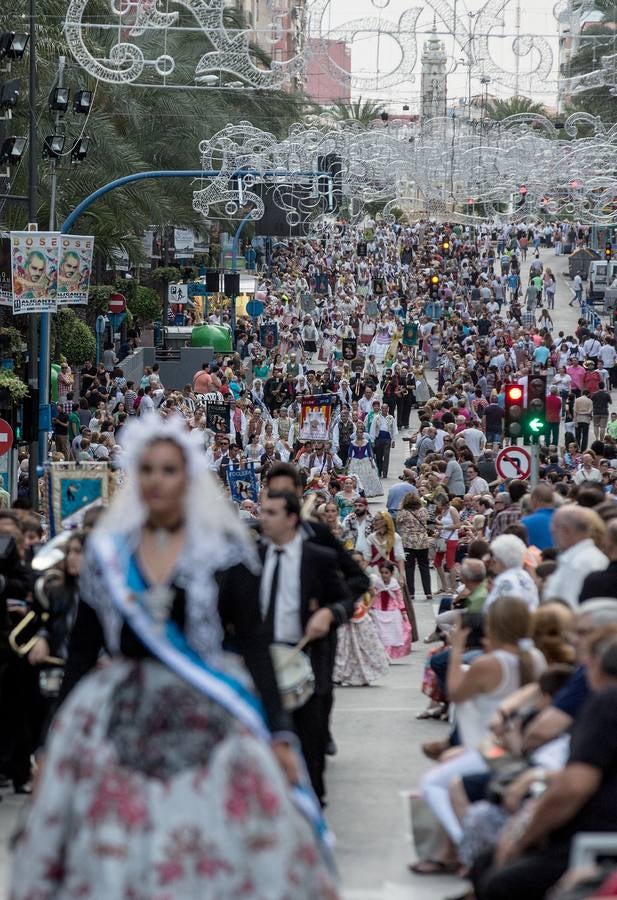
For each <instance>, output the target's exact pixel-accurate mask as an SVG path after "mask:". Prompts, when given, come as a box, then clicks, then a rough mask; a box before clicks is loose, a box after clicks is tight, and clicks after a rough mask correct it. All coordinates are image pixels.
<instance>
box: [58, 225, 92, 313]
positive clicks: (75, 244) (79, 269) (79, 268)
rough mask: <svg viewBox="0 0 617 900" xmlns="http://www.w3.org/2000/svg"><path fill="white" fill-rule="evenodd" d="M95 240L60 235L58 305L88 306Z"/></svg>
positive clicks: (71, 235)
mask: <svg viewBox="0 0 617 900" xmlns="http://www.w3.org/2000/svg"><path fill="white" fill-rule="evenodd" d="M93 251H94V238H93V237H92V236H89V237H87V236H83V235H76V234H62V235H60V265H59V267H58V304H59V305H60V306H66V305H67V304H69V303H75V304H87V303H88V294H89V291H90V277H91V275H92V254H93Z"/></svg>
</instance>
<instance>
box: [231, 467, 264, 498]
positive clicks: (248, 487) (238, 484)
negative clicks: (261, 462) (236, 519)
mask: <svg viewBox="0 0 617 900" xmlns="http://www.w3.org/2000/svg"><path fill="white" fill-rule="evenodd" d="M227 483H228V485H229V492H230V494H231V499H232V500H233V502H234V503H242V501H243V500H252V501H253V502H254V503H256V502H257V498H258V496H259V486H258V484H257V476H256V474H255V467H254V465H253V464H252V463H249V464H248V465H247V466H243V467H242V468H238V469H236V468H233V469H232V468H231V466H230V467H229V468H228V469H227Z"/></svg>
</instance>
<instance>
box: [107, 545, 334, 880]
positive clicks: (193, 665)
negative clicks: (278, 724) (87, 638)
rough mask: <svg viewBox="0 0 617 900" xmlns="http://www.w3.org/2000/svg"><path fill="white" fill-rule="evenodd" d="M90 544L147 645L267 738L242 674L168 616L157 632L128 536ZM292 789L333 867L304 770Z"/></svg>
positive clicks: (118, 603) (119, 607)
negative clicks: (204, 651)
mask: <svg viewBox="0 0 617 900" xmlns="http://www.w3.org/2000/svg"><path fill="white" fill-rule="evenodd" d="M90 544H91V546H92V548H93V550H94V552H95V554H96V556H97V558H98V562H99V564H100V567H101V574H102V576H103V579H104V580H105V581H106V583H107V587H108V588H109V596H110V599H111V602H112V604H113V606H114V609H115V610H116V611H117V612H118V613H119V614H120V615H121V616H122V618H123V619H124V620H125V621H126V622H127V623H128V624H129V625H130V627H131V628H132V630H133V631H134V633H135V634H136V635H137V637H138V638H139V639H140V641H141V642H142V643H143V645H144V646H145V647H146V648H147V649H148V650H149V651H150V652H151V653H152V655H153V656H155V657H156V658H157V659H158V660H160V661H161V662H162V663H163V664H164V665H166V666H167V667H168V668H169V669H171V671H172V672H175V673H176V675H178V676H179V677H180V678H182V679H183V681H186V682H187V684H190V685H192V686H193V687H194V688H196V689H197V690H198V691H199V692H200V693H202V694H204V695H205V696H207V697H209V698H210V699H211V700H214V701H215V703H218V704H219V705H220V706H222V707H223V708H224V709H226V710H227V712H229V713H230V714H231V715H232V716H234V718H236V719H237V720H238V721H239V722H242V724H243V725H244V726H245V727H246V728H247V729H248V730H249V731H250V732H251V734H253V735H254V736H255V737H256V738H259V739H260V740H262V741H264V742H266V743H268V744H269V743H270V741H271V734H270V731H269V729H268V726H267V725H266V722H265V719H264V713H263V709H262V706H261V703H260V702H259V700H258V699H257V698H256V697H255V696H254V695H253V694H252V693H251V692H250V691H249V690H247V688H246V687H245V686H244V685H243V684H242V683H241V682H240V681H238V679H236V678H234V677H233V676H230V675H228V674H227V673H225V672H221V671H219V670H218V669H214V668H212V667H211V666H209V665H208V664H207V663H206V662H204V660H203V659H202V658H201V657H200V656H199V655H198V654H197V653H196V652H195V651H194V650H193V649H192V648H191V647H190V646H189V644H188V642H187V640H186V638H185V636H184V634H183V633H182V632H181V631H180V629H179V628H178V627H177V626H176V625H175V623H174V622H170V621H168V622H167V623H166V624H165V626H164V628H163V629H161V631H160V632H158V631H157V630H156V628H155V627H154V626H153V620H152V617H151V616H150V614H149V613H148V611H147V610H146V609H145V608H144V607H143V605H142V604H140V603H139V602H136V598H135V594H134V593H133V592H132V591H131V589H130V587H129V584H128V572H129V563H130V554H129V550H128V548H127V545H126V542H125V541H123V540H121V539H119V538H117V537H114V536H112V535H111V534H105V533H104V532H97V533H95V534H94V535H93V536H92V538H91V539H90ZM290 791H291V796H292V799H293V801H294V803H295V805H296V807H297V808H298V809H299V811H300V812H301V813H302V814H303V815H304V817H305V818H306V819H308V821H309V822H310V823H311V825H312V827H313V829H314V831H315V834H316V835H317V837H318V839H319V842H320V844H321V847H322V851H323V853H324V857H325V859H326V862H328V863H329V864H330V865H331V866H332V868H334V863H333V860H332V856H331V851H332V847H333V843H334V842H333V837H332V834H331V832H330V831H329V829H328V826H327V825H326V822H325V820H324V818H323V816H322V814H321V809H320V806H319V803H318V802H317V798H316V797H315V794H314V792H313V790H312V788H311V786H310V782H309V780H308V776H307V775H306V770H305V771H304V778H303V783H301V784H299V785H293V786H291V787H290Z"/></svg>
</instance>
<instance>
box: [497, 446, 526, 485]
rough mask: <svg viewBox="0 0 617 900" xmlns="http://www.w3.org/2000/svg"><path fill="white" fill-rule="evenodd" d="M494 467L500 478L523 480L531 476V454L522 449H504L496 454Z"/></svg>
mask: <svg viewBox="0 0 617 900" xmlns="http://www.w3.org/2000/svg"><path fill="white" fill-rule="evenodd" d="M495 466H496V468H497V471H498V473H499V475H500V476H501V477H502V478H520V479H522V480H525V478H529V476H530V475H531V454H530V453H529V451H528V450H525V448H524V447H504V448H503V450H500V451H499V453H498V454H497V459H496V460H495Z"/></svg>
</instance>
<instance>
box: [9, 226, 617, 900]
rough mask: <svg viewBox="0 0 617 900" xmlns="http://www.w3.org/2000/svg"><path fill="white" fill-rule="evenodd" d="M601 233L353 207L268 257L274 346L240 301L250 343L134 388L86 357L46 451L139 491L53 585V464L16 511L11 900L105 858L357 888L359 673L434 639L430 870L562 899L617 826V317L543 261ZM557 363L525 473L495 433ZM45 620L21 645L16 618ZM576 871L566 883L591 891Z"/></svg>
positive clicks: (110, 863)
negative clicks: (347, 769)
mask: <svg viewBox="0 0 617 900" xmlns="http://www.w3.org/2000/svg"><path fill="white" fill-rule="evenodd" d="M588 237H589V234H588V229H587V228H585V227H584V226H580V225H576V226H572V225H569V224H557V225H551V226H539V225H538V226H530V227H526V226H520V225H506V226H502V225H500V226H491V225H489V224H486V225H485V226H482V227H479V228H475V229H472V228H470V227H463V226H459V225H452V226H451V225H444V224H441V223H435V222H427V221H421V222H418V223H416V224H414V225H391V224H385V223H383V222H376V221H373V220H369V221H367V222H366V223H365V224H364V226H363V227H362V228H352V227H351V226H346V225H332V226H331V227H329V228H328V229H325V230H324V232H323V237H321V238H320V239H314V240H309V239H297V240H293V241H285V242H281V243H279V244H278V245H276V246H275V248H274V250H273V253H272V255H271V257H270V258H269V259H268V260H267V261H264V267H263V269H262V271H261V273H260V274H259V275H258V282H257V286H256V294H257V295H259V297H261V298H262V300H263V303H264V313H263V316H262V319H261V324H262V325H276V330H277V340H276V342H275V345H274V346H272V347H265V346H263V345H262V343H261V342H260V339H259V338H260V331H259V328H258V326H257V324H256V323H255V322H253V320H251V319H250V318H248V317H241V318H239V319H238V321H237V323H236V333H235V335H234V344H235V350H234V352H232V353H229V354H215V355H214V359H213V360H212V361H211V362H209V363H204V364H203V366H202V368H201V369H200V370H199V371H198V372H196V373H195V376H194V378H193V381H192V383H191V384H187V385H185V386H183V387H182V388H176V387H173V388H170V387H169V386H166V385H164V384H163V381H162V378H161V374H160V370H159V369H158V367H157V366H156V365H155V366H153V367H152V368H151V369H147V370H146V371H145V372H144V375H143V378H142V379H141V381H140V383H139V384H137V383H134V382H132V381H127V379H126V378H125V377H124V373H123V371H122V368H121V366H120V364H119V363H118V361H117V359H116V357H114V355H113V352H112V353H108V354H107V355H106V357H105V358H104V361H103V362H102V363H101V364H100V365H93V364H92V363H90V362H88V363H86V364H85V365H84V366H83V368H82V369H81V371H80V372H75V373H72V372H71V371H70V368H69V367H68V366H67V365H66V364H64V365H63V366H62V370H61V373H60V375H59V378H58V390H59V400H58V404H57V410H56V411H55V414H54V419H53V426H54V434H53V438H52V440H53V452H52V460H53V461H54V462H58V463H62V462H65V463H66V462H70V461H73V462H75V463H79V464H80V465H85V466H86V467H87V465H88V462H89V461H98V462H108V463H109V466H110V468H111V469H112V470H117V471H120V472H121V473H122V480H123V482H124V486H123V488H122V489H121V490H119V491H118V494H117V496H116V498H115V499H114V500H113V501H112V505H111V507H110V509H109V510H108V511H106V512H104V513H103V515H101V516H99V511H97V510H90V511H89V513H88V516H87V518H86V521H85V522H84V523H83V528H84V530H83V531H82V530H80V531H75V532H71V533H70V541H69V542H68V543H67V545H66V547H65V552H64V553H63V561H62V563H60V564H57V563H54V565H53V566H52V568H51V571H49V572H46V573H44V575H43V576H40V575H39V574H38V571H39V570H38V569H37V572H36V573H35V572H34V571H33V569H32V563H33V561H34V562H35V563H36V559H37V555H38V556H39V558H40V555H41V554H43V553H44V552H45V544H44V538H45V534H44V528H43V527H42V525H41V522H40V520H39V519H38V518H37V516H36V514H35V511H32V510H28V509H27V505H28V500H27V498H28V496H29V490H28V487H29V486H28V475H29V472H28V461H27V459H23V460H22V463H21V466H20V485H19V492H18V499H17V503H16V504H15V507H16V508H14V509H13V510H8V511H7V510H5V511H0V534H1V535H6V536H7V541H6V544H5V547H6V549H5V556H4V564H3V565H4V568H3V570H2V571H3V575H2V578H3V581H2V585H1V590H2V601H3V606H4V607H5V608H4V609H3V611H2V616H1V619H0V629H1V630H0V705H2V707H3V709H4V710H5V721H6V722H8V723H9V728H8V729H6V731H5V734H4V736H3V738H2V740H0V772H2V773H3V774H4V776H5V778H6V779H7V780H8V783H9V784H10V783H12V784H13V787H14V789H15V790H16V791H19V792H29V790H30V782H31V777H32V771H31V765H32V758H33V757H32V754H33V753H34V752H35V751H38V752H39V753H40V755H41V759H42V762H41V766H40V784H39V790H38V791H37V795H36V798H35V800H34V802H33V803H32V806H31V807H30V810H29V813H28V816H27V819H26V823H25V826H24V828H23V830H22V831H21V833H20V835H19V836H18V839H17V843H16V856H15V879H14V887H13V893H12V895H11V896H12V897H14V898H15V900H20V898H22V897H24V898H25V897H29V896H33V895H34V893H36V891H39V892H44V890H49V889H50V885H52V884H53V885H56V886H58V885H68V884H70V885H71V890H77V886H79V885H83V886H84V889H85V887H87V886H91V885H92V884H96V883H97V882H100V884H102V885H104V888H105V891H107V893H106V894H105V895H106V896H122V895H123V891H126V890H128V887H129V885H130V884H131V883H133V884H135V883H140V884H142V885H143V887H142V893H143V895H144V896H156V890H158V889H159V887H160V885H162V884H164V885H166V886H167V887H168V889H169V890H173V891H174V893H175V894H176V895H178V896H179V895H182V896H186V897H191V896H195V897H197V896H204V891H203V883H204V881H203V879H206V882H205V883H208V887H209V888H210V889H211V891H212V893H211V894H210V896H213V897H214V896H216V897H217V898H219V897H220V898H223V897H232V896H233V897H236V896H241V895H242V890H243V891H244V894H245V895H247V896H256V895H257V893H256V892H255V891H254V892H253V893H251V890H252V888H251V884H254V885H258V884H263V883H266V881H268V879H274V880H273V881H272V884H273V887H272V892H271V896H272V897H281V898H282V897H283V896H286V895H287V893H286V892H288V890H289V888H290V885H292V884H293V885H294V888H293V890H294V896H297V897H303V896H305V897H307V898H308V897H311V898H312V897H315V898H317V897H330V896H332V897H334V896H336V895H337V894H336V892H337V888H336V883H335V876H334V874H333V869H332V865H331V855H330V850H329V846H328V839H327V829H326V828H325V824H324V821H323V819H322V818H321V812H320V810H319V807H320V806H321V807H322V808H324V807H325V806H326V805H327V792H326V787H327V784H326V777H325V773H326V761H327V756H328V755H329V754H330V755H331V754H335V753H336V752H337V747H336V742H335V734H333V733H332V728H331V715H332V708H333V703H334V693H335V692H334V686H335V685H339V686H340V687H341V688H342V687H345V686H351V685H353V686H367V685H371V684H373V683H375V682H376V681H378V680H379V679H382V678H387V673H388V670H389V669H390V666H391V665H393V664H397V661H400V660H402V659H405V658H406V657H408V656H409V654H410V653H412V649H413V652H420V648H422V649H423V650H424V651H425V652H426V662H425V667H424V674H423V679H422V686H421V687H422V691H423V692H424V693H425V694H426V695H427V697H428V698H429V705H428V707H427V709H426V710H424V711H422V712H421V713H420V714H419V718H423V719H434V720H436V721H441V722H444V721H445V722H448V723H450V725H449V726H443V725H442V727H448V728H449V734H448V737H447V739H445V738H444V739H441V740H436V741H432V742H430V743H428V744H426V745H425V746H424V748H423V749H424V752H425V753H426V755H427V756H429V757H430V758H431V759H432V760H434V761H435V763H436V764H435V766H434V768H432V769H431V770H430V771H429V772H428V773H427V775H426V776H425V777H424V778H423V780H422V783H421V784H420V785H419V794H420V796H421V800H422V802H424V803H425V804H426V805H427V806H428V808H429V809H430V811H431V813H432V815H433V817H434V835H433V838H434V839H433V843H432V846H431V848H430V850H429V851H427V853H426V855H424V856H422V858H421V859H419V860H418V862H416V863H414V864H413V865H412V866H411V868H412V870H413V871H414V873H416V874H417V875H430V874H433V873H438V874H441V873H444V872H459V873H463V874H465V875H466V876H468V877H469V878H470V879H471V883H472V885H473V894H471V895H470V896H476V897H478V898H479V900H484V898H487V900H488V898H499V897H504V898H506V897H507V898H510V900H516V898H517V897H519V896H520V897H521V898H522V897H525V898H526V900H531V898H535V897H538V898H542V897H544V896H545V895H546V893H547V891H548V890H549V889H550V888H552V887H553V885H555V884H556V883H557V882H558V881H559V879H560V878H561V877H562V875H563V874H564V873H565V872H566V871H567V870H568V860H569V854H570V850H571V846H572V843H573V840H574V838H575V837H576V835H577V834H579V833H582V832H584V831H595V832H599V831H607V832H611V831H615V832H617V812H615V810H617V806H615V804H614V802H613V793H614V791H615V789H616V788H617V781H616V780H615V778H616V777H617V752H616V751H617V748H615V747H613V743H614V741H613V738H612V737H611V735H612V728H611V722H612V719H613V717H614V716H615V715H616V714H617V694H616V693H615V691H616V684H617V683H616V681H615V679H617V663H616V662H615V660H616V659H617V578H616V577H615V566H617V503H616V500H617V488H616V483H617V412H612V411H611V404H612V396H611V391H612V389H613V388H615V387H617V353H616V350H615V332H614V328H613V327H612V324H611V322H610V321H606V320H602V319H599V318H596V317H592V318H591V320H590V317H589V316H588V315H587V314H584V315H583V314H581V317H580V318H579V320H578V322H577V324H576V327H574V328H572V329H560V330H558V328H557V327H556V325H555V324H554V322H553V317H554V318H555V319H556V320H557V321H559V315H558V313H559V306H560V299H561V302H562V304H563V306H564V307H566V306H567V300H566V302H563V297H561V298H560V297H559V296H558V297H557V311H555V307H556V299H555V298H556V293H557V281H556V277H555V275H554V273H553V271H552V270H551V268H549V267H548V266H547V265H546V264H545V261H546V259H547V258H550V256H548V253H550V252H552V251H553V250H554V252H555V254H556V255H557V256H558V255H559V254H560V253H561V252H570V251H571V250H573V249H575V248H576V247H580V246H585V244H586V242H587V240H588ZM541 248H543V252H542V253H541V252H540V249H541ZM528 264H529V265H528ZM527 269H528V271H527ZM523 273H525V274H524V275H523ZM573 295H574V296H573V299H574V301H575V302H580V305H581V313H582V312H583V309H582V308H583V297H582V288H581V293H579V289H578V282H577V283H576V284H573ZM549 311H550V312H549ZM551 313H552V314H553V316H551ZM212 320H213V321H215V320H216V321H217V322H218V323H220V324H225V321H227V320H231V317H227V316H226V314H223V313H219V314H217V315H213V316H212ZM270 333H271V332H270ZM537 373H542V374H545V375H546V376H547V392H548V393H547V397H546V409H547V431H546V435H545V436H544V438H543V442H542V443H541V445H540V447H539V480H538V483H537V485H535V486H533V488H532V487H530V485H529V484H528V482H527V481H525V480H520V479H513V480H504V479H503V478H501V477H500V476H499V474H498V471H497V467H496V455H497V453H498V451H499V449H500V448H501V447H502V446H503V445H504V443H506V442H507V441H508V438H507V435H505V434H504V415H505V393H506V388H507V386H508V385H509V384H513V383H516V384H520V385H521V386H522V387H523V389H524V390H526V389H527V385H528V380H529V378H530V377H531V376H533V375H534V374H537ZM309 426H310V427H309ZM397 444H398V445H402V446H404V447H405V448H406V449H405V452H404V454H403V460H404V462H403V465H402V467H401V468H400V469H398V470H397V471H396V472H395V471H394V465H393V461H394V459H395V456H394V455H393V454H392V451H393V450H396V448H397ZM392 476H394V483H392V480H393V477H392ZM386 480H388V483H386ZM90 532H91V533H90ZM86 536H87V540H86ZM84 547H85V549H84ZM1 550H2V544H0V551H1ZM37 551H38V553H37ZM35 569H36V565H35ZM416 570H417V571H416ZM35 574H36V577H35ZM419 601H429V602H430V601H432V602H433V603H434V607H435V613H436V617H435V622H434V627H433V629H432V633H430V634H426V636H423V635H421V634H420V633H419V630H418V623H417V621H416V605H415V604H416V603H417V602H419ZM29 613H32V620H33V624H32V626H31V628H32V640H31V643H30V645H29V646H28V649H27V650H25V651H24V652H23V653H21V655H20V654H18V653H15V652H14V649H12V648H11V647H10V646H9V633H10V632H11V631H12V630H14V629H15V628H16V626H19V623H20V622H22V620H23V619H24V618H25V617H26V616H27V615H28V614H29ZM18 630H19V629H18ZM422 638H424V646H423V645H422V643H421V641H422ZM269 645H278V648H277V651H276V653H275V655H274V656H271V654H270V652H269V650H268V647H269ZM102 658H104V659H109V658H111V659H112V660H113V662H111V663H109V662H107V664H105V665H101V663H100V660H101V659H102ZM50 660H51V661H53V662H50ZM273 660H274V662H273ZM91 670H94V671H93V672H92V673H91V674H90V675H88V677H85V676H86V675H87V673H88V672H91ZM54 672H55V673H56V677H55V681H54V680H53V678H52V673H54ZM52 682H53V683H52ZM410 689H411V685H410ZM255 694H256V695H257V697H258V700H255V696H254V695H255ZM58 707H59V709H58ZM172 707H173V710H174V712H173V714H172V713H171V708H172ZM166 710H170V711H169V713H168V712H166ZM155 747H156V749H154V748H155ZM161 783H164V784H165V791H166V792H167V795H166V799H165V800H163V797H162V794H161V788H160V784H161ZM314 798H316V800H317V803H316V804H315V803H312V801H313V800H314ZM163 802H165V815H163V816H161V815H159V814H157V813H158V812H159V804H161V803H163ZM214 809H216V810H217V812H216V815H215V813H214V812H213V810H214ZM183 814H184V815H185V818H183ZM50 823H51V824H50ZM103 824H105V825H106V826H107V827H108V828H109V832H108V833H107V837H106V842H103V843H104V844H105V845H104V846H102V844H101V832H100V828H101V827H102V825H103ZM183 829H184V830H183ZM189 830H190V840H189V839H188V837H187V834H188V831H189ZM153 834H154V835H155V837H154V838H153ZM266 835H268V837H267V839H266ZM264 841H266V843H265V844H263V843H262V842H264ZM146 846H147V847H148V848H150V849H149V850H148V851H146V850H145V849H144V848H145V847H146ZM121 847H122V852H120V848H121ZM150 851H151V852H150ZM262 851H263V852H262ZM611 875H612V870H611V868H610V866H606V867H602V866H600V867H598V869H597V870H595V871H594V872H593V874H592V875H589V873H587V874H586V876H585V877H590V878H593V879H595V880H596V882H597V883H598V884H599V883H601V882H602V881H603V880H604V879H606V878H608V879H610V878H611ZM569 876H570V879H571V881H572V884H571V885H570V886H569V887H567V888H566V887H563V888H559V889H558V890H560V891H561V893H558V894H557V895H556V896H561V897H563V898H565V897H569V898H570V897H572V898H574V897H576V896H581V897H583V896H588V894H585V893H580V894H576V893H566V891H570V892H572V891H576V890H581V891H584V890H588V882H585V883H584V884H585V886H584V887H581V885H580V884H579V883H578V882H577V873H569ZM581 877H582V876H581ZM300 883H302V888H300V887H298V885H299V884H300ZM200 885H201V887H200ZM247 885H248V886H247ZM67 890H68V888H67ZM605 890H609V891H610V887H609V888H605ZM96 895H97V896H103V893H99V894H96ZM602 896H611V894H610V893H604V894H603V895H602Z"/></svg>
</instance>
